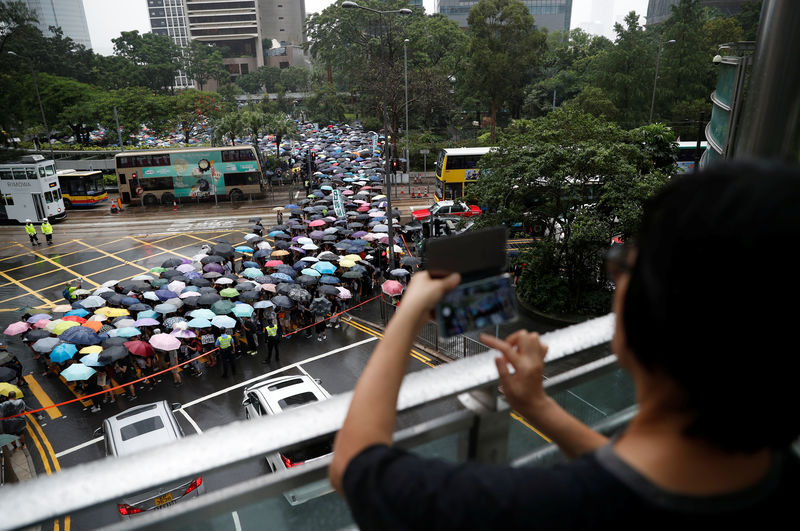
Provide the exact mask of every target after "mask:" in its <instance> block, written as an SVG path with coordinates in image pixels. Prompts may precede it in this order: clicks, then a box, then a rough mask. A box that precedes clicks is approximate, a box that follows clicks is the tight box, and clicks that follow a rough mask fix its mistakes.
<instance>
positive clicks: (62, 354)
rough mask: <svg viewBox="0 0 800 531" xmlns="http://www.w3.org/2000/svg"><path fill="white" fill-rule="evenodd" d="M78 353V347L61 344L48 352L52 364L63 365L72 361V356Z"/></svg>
mask: <svg viewBox="0 0 800 531" xmlns="http://www.w3.org/2000/svg"><path fill="white" fill-rule="evenodd" d="M76 352H78V347H76V346H75V345H73V344H71V343H62V344H60V345H58V346H57V347H56V348H54V349H53V350H52V351H51V352H50V361H52V362H53V363H64V362H65V361H67V360H70V359H72V356H74V355H75V353H76Z"/></svg>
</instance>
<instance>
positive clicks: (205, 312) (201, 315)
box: [189, 308, 217, 319]
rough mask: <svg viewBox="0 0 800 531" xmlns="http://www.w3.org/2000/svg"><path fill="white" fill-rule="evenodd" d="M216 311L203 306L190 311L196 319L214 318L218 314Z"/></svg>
mask: <svg viewBox="0 0 800 531" xmlns="http://www.w3.org/2000/svg"><path fill="white" fill-rule="evenodd" d="M216 315H217V314H215V313H214V312H212V311H211V310H209V309H206V308H201V309H199V310H192V311H191V312H189V316H190V317H193V318H195V319H213V318H214V316H216Z"/></svg>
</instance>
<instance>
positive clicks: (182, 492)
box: [97, 400, 205, 519]
mask: <svg viewBox="0 0 800 531" xmlns="http://www.w3.org/2000/svg"><path fill="white" fill-rule="evenodd" d="M180 407H181V405H180V404H172V406H170V404H169V403H167V401H166V400H162V401H160V402H154V403H152V404H141V405H138V406H136V407H132V408H130V409H127V410H125V411H123V412H122V413H119V414H117V415H114V416H113V417H109V418H107V419H106V420H104V421H103V426H102V427H101V428H99V429H98V430H97V431H98V432H100V433H102V434H103V438H104V440H105V445H106V455H110V456H121V455H129V454H132V453H135V452H139V451H142V450H148V449H152V448H155V447H157V446H160V445H162V444H166V443H169V442H171V441H174V440H176V439H180V438H181V437H183V430H181V427H180V425H179V424H178V422H177V420H176V419H175V415H174V414H173V410H175V409H179V408H180ZM98 434H99V433H98ZM204 490H205V486H204V485H203V478H202V477H199V476H198V477H196V478H186V479H183V480H179V481H177V482H175V483H174V484H168V485H163V486H161V487H156V488H153V489H150V490H147V491H144V492H139V493H136V494H131V495H128V496H126V497H125V498H123V499H122V500H120V502H119V503H118V504H117V509H118V510H119V516H120V518H122V519H125V518H128V517H130V516H131V515H134V514H138V513H143V512H147V511H152V510H156V509H163V508H165V507H169V506H170V505H173V504H175V503H177V502H178V501H179V500H182V499H186V498H190V497H192V496H198V495H199V494H201V493H202V492H204Z"/></svg>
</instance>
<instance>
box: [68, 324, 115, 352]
mask: <svg viewBox="0 0 800 531" xmlns="http://www.w3.org/2000/svg"><path fill="white" fill-rule="evenodd" d="M73 328H74V327H73ZM126 341H129V338H127V337H109V338H108V339H106V340H104V341H103V343H101V344H102V346H103V351H104V352H105V351H106V350H107V349H108V348H109V347H113V346H115V345H122V344H123V343H125V342H126Z"/></svg>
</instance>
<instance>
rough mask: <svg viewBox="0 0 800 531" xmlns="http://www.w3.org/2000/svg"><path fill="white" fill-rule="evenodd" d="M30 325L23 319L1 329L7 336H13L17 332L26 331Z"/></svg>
mask: <svg viewBox="0 0 800 531" xmlns="http://www.w3.org/2000/svg"><path fill="white" fill-rule="evenodd" d="M30 327H31V325H30V324H28V323H26V322H25V321H16V322H13V323H11V324H10V325H8V326H7V327H6V329H5V330H3V333H4V334H5V335H7V336H15V335H17V334H21V333H22V332H27V331H28V330H29V329H30Z"/></svg>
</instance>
